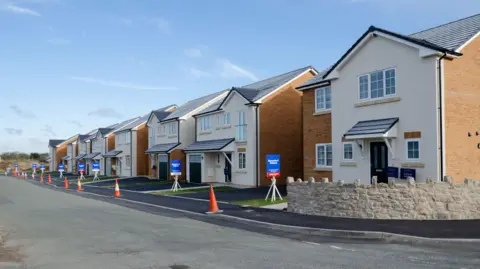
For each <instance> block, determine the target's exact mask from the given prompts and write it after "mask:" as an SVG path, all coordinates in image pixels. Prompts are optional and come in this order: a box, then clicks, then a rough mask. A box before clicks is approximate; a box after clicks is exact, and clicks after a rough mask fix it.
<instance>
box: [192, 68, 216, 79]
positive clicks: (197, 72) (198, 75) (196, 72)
mask: <svg viewBox="0 0 480 269" xmlns="http://www.w3.org/2000/svg"><path fill="white" fill-rule="evenodd" d="M189 73H190V75H192V76H194V77H196V78H201V77H209V76H211V75H212V74H210V73H208V72H205V71H202V70H200V69H197V68H195V67H191V68H190V70H189Z"/></svg>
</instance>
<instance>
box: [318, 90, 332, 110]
mask: <svg viewBox="0 0 480 269" xmlns="http://www.w3.org/2000/svg"><path fill="white" fill-rule="evenodd" d="M327 89H330V107H328V108H327ZM319 92H323V94H322V95H323V96H322V99H323V105H324V107H318V94H319ZM330 110H332V88H331V87H330V86H326V87H321V88H317V89H315V112H322V111H330Z"/></svg>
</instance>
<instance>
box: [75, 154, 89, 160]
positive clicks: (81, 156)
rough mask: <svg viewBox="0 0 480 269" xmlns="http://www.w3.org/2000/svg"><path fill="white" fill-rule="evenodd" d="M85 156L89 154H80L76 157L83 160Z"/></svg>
mask: <svg viewBox="0 0 480 269" xmlns="http://www.w3.org/2000/svg"><path fill="white" fill-rule="evenodd" d="M85 156H87V154H80V155H78V156H77V157H76V158H75V159H77V160H82V159H83V158H85Z"/></svg>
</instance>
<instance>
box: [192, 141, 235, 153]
mask: <svg viewBox="0 0 480 269" xmlns="http://www.w3.org/2000/svg"><path fill="white" fill-rule="evenodd" d="M233 141H235V138H225V139H216V140H205V141H196V142H194V143H193V144H191V145H189V146H188V147H186V148H184V149H183V150H184V151H215V150H221V149H223V148H225V147H226V146H228V145H229V144H230V143H232V142H233Z"/></svg>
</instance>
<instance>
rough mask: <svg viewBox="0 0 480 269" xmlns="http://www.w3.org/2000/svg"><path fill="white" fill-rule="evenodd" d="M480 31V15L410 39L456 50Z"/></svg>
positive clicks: (430, 30)
mask: <svg viewBox="0 0 480 269" xmlns="http://www.w3.org/2000/svg"><path fill="white" fill-rule="evenodd" d="M479 31H480V14H476V15H473V16H470V17H467V18H463V19H460V20H457V21H453V22H450V23H447V24H443V25H440V26H437V27H433V28H430V29H427V30H424V31H421V32H418V33H414V34H411V35H410V37H413V38H417V39H421V40H426V41H428V42H430V43H433V44H435V45H437V46H440V47H443V48H446V49H449V50H456V49H458V48H459V47H461V46H462V45H463V44H464V43H465V42H467V41H468V40H469V39H470V38H472V37H473V36H474V35H475V34H477V33H478V32H479Z"/></svg>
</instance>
